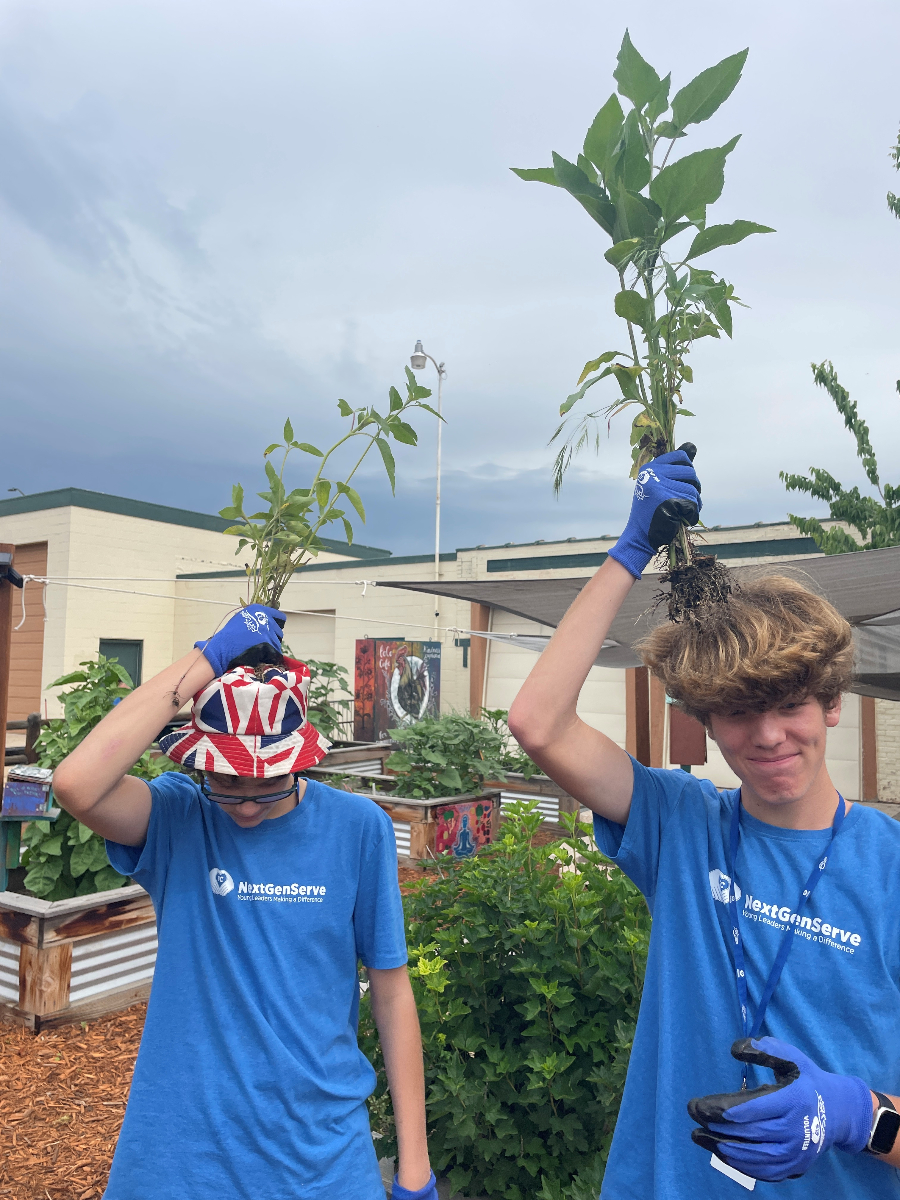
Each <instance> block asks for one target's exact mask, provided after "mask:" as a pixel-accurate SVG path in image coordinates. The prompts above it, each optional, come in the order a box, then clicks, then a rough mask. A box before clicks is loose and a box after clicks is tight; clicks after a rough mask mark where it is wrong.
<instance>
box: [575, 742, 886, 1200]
mask: <svg viewBox="0 0 900 1200" xmlns="http://www.w3.org/2000/svg"><path fill="white" fill-rule="evenodd" d="M736 797H737V792H733V791H726V792H722V793H721V794H720V793H719V792H718V791H716V789H715V787H713V785H712V784H711V783H710V782H709V781H707V780H698V779H694V778H693V777H692V776H690V775H688V774H687V772H684V771H678V770H675V771H666V770H648V769H647V768H646V767H643V766H641V765H640V764H639V763H635V764H634V795H633V798H632V802H631V812H630V814H629V817H628V823H627V825H625V826H622V825H617V824H615V823H614V822H612V821H607V820H605V819H603V818H601V817H595V818H594V831H595V836H596V839H597V845H598V846H599V848H600V849H601V850H602V851H603V852H604V853H605V854H607V855H608V856H609V857H610V858H611V859H613V861H614V862H615V863H616V864H617V865H618V866H620V867H621V868H622V870H623V871H624V872H625V874H626V875H628V877H629V878H630V879H632V880H633V881H634V882H635V884H637V886H638V887H639V888H640V890H641V891H642V892H643V894H644V896H645V897H646V899H647V903H648V905H649V907H650V911H651V913H652V914H653V930H652V933H651V937H650V955H649V959H648V963H647V977H646V982H645V984H644V992H643V997H642V999H641V1008H640V1016H639V1018H638V1025H637V1033H636V1035H635V1040H634V1048H633V1050H632V1053H631V1062H630V1065H629V1067H628V1078H627V1081H626V1084H625V1094H624V1097H623V1099H622V1108H621V1111H620V1113H619V1120H618V1123H617V1125H616V1131H615V1135H614V1137H613V1143H612V1149H611V1152H610V1157H609V1164H608V1166H607V1169H606V1176H605V1178H604V1181H603V1190H602V1196H603V1198H604V1200H707V1197H710V1198H712V1197H715V1200H720V1198H721V1200H728V1198H732V1200H738V1198H739V1197H742V1196H746V1195H747V1192H746V1191H745V1189H744V1188H743V1187H742V1185H741V1184H739V1183H737V1182H735V1181H733V1180H730V1179H728V1178H726V1177H725V1176H724V1175H722V1174H720V1173H719V1172H718V1171H715V1170H713V1168H712V1167H711V1166H710V1161H709V1160H710V1155H709V1151H708V1150H707V1151H704V1150H702V1149H701V1148H700V1147H699V1146H696V1145H694V1143H693V1142H692V1141H691V1129H692V1128H694V1123H693V1122H692V1121H691V1119H690V1117H689V1116H688V1113H687V1102H688V1100H690V1099H691V1098H692V1097H693V1096H705V1095H709V1094H710V1093H713V1092H732V1091H737V1090H738V1089H739V1088H740V1086H741V1072H740V1065H739V1064H738V1063H737V1062H735V1060H734V1059H733V1058H732V1057H731V1054H730V1049H731V1044H732V1042H733V1041H734V1040H735V1039H736V1038H739V1037H742V1036H743V1033H742V1029H741V1017H740V1006H739V1003H738V998H737V990H736V985H735V979H734V972H733V969H732V963H731V957H730V954H729V949H728V944H727V939H728V937H729V936H730V935H729V930H730V922H729V913H728V905H727V899H728V890H729V887H730V880H729V878H728V875H727V871H728V841H729V826H730V820H731V815H732V812H733V806H734V804H735V801H736ZM830 837H831V830H830V829H823V830H805V829H779V828H777V827H776V826H774V825H767V824H765V823H764V822H762V821H758V820H756V819H755V818H754V817H752V816H750V815H749V814H748V813H747V812H746V810H742V812H741V840H740V848H739V850H738V855H737V861H736V864H735V875H736V876H737V886H738V888H739V890H740V896H739V897H738V900H737V903H738V909H739V912H740V918H741V932H742V935H743V941H744V953H745V956H746V960H747V961H746V969H747V982H748V990H749V994H750V1005H751V1017H752V1015H753V1014H755V1012H756V1005H757V1003H758V1002H759V997H760V995H761V994H762V990H763V986H764V984H765V981H766V979H767V978H768V975H769V971H770V969H771V966H772V963H773V962H774V960H775V955H776V954H777V951H778V946H779V944H780V941H781V936H782V931H783V930H784V929H786V928H787V927H788V925H789V924H793V926H794V929H795V935H796V936H795V940H794V943H793V948H792V950H791V954H790V957H789V958H788V960H787V965H786V966H785V968H784V973H783V974H782V976H781V981H780V983H779V984H778V988H777V990H776V992H775V995H774V996H773V998H772V1000H771V1002H770V1004H769V1007H768V1010H767V1013H766V1020H765V1025H764V1028H763V1033H767V1034H771V1035H772V1036H774V1037H778V1038H781V1039H782V1040H783V1041H785V1042H789V1043H790V1044H791V1045H794V1046H797V1047H798V1048H799V1049H800V1050H802V1051H804V1053H806V1054H807V1055H809V1057H810V1058H812V1059H813V1061H814V1062H816V1063H818V1064H819V1066H821V1067H823V1068H824V1069H825V1070H827V1071H835V1072H839V1073H842V1074H847V1075H858V1076H859V1077H860V1078H861V1079H863V1080H865V1082H866V1083H867V1084H868V1085H869V1086H870V1087H872V1088H876V1089H878V1090H879V1091H883V1092H889V1093H891V1094H892V1095H897V1094H898V1093H900V900H898V898H900V824H898V823H897V822H896V821H892V820H891V819H890V818H889V817H887V816H885V815H884V814H883V813H879V812H876V811H874V810H873V809H869V808H864V807H863V806H862V805H860V804H854V805H853V806H852V807H851V809H850V811H849V812H848V814H847V816H846V819H845V821H844V825H843V828H842V830H841V832H840V834H839V835H838V837H837V838H836V840H835V842H834V845H833V846H832V849H831V853H830V854H829V858H828V865H827V867H826V869H825V873H824V875H823V876H822V878H821V880H820V881H819V883H818V885H817V887H816V890H815V891H814V893H813V895H812V896H811V898H810V900H809V901H808V904H807V906H806V909H805V910H804V914H803V919H802V921H800V922H798V921H791V917H792V914H793V913H794V911H795V909H796V907H797V901H798V900H799V897H800V892H801V889H802V888H803V886H804V884H805V882H806V879H807V878H808V876H809V872H810V871H811V869H812V867H813V864H814V863H815V862H816V860H817V858H818V857H819V856H820V855H821V852H822V851H823V850H824V848H825V846H826V845H827V844H828V840H829V838H830ZM772 1080H773V1077H772V1074H771V1072H769V1071H762V1070H760V1071H755V1070H753V1069H751V1070H750V1074H749V1077H748V1087H755V1086H757V1084H760V1083H771V1082H772ZM754 1195H757V1196H760V1197H762V1196H772V1197H774V1196H776V1195H777V1196H781V1197H784V1200H857V1198H859V1200H862V1198H863V1197H866V1198H867V1200H871V1198H872V1197H877V1198H887V1197H894V1198H897V1197H900V1173H898V1172H897V1171H896V1170H894V1169H893V1168H891V1167H886V1166H885V1165H884V1164H883V1163H880V1162H878V1161H877V1160H876V1159H875V1158H873V1157H872V1156H871V1155H869V1154H865V1153H863V1154H858V1155H851V1154H845V1153H843V1152H842V1151H840V1150H834V1149H832V1150H830V1151H828V1152H827V1153H826V1154H824V1155H822V1156H821V1158H820V1159H819V1161H818V1162H817V1163H816V1165H815V1166H814V1167H812V1168H811V1170H809V1171H808V1172H807V1173H806V1175H805V1176H804V1177H803V1178H801V1179H792V1180H787V1181H785V1182H784V1183H777V1184H772V1183H757V1184H756V1189H755V1192H754Z"/></svg>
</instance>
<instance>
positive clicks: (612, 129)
mask: <svg viewBox="0 0 900 1200" xmlns="http://www.w3.org/2000/svg"><path fill="white" fill-rule="evenodd" d="M624 120H625V117H624V114H623V112H622V105H621V104H620V103H619V97H618V96H617V95H616V94H615V92H614V93H613V94H612V95H611V96H610V98H609V99H608V100H607V102H606V103H605V104H604V105H603V107H602V108H601V109H600V111H599V112H598V113H597V115H596V117H594V119H593V121H592V122H591V127H590V129H589V130H588V131H587V134H586V135H585V139H584V153H585V156H586V157H587V158H589V159H590V160H591V162H592V163H593V164H594V166H595V167H596V168H597V170H598V171H599V172H600V174H601V175H602V176H603V178H604V179H606V178H608V176H609V174H610V167H611V165H612V159H613V155H614V154H615V151H616V148H617V146H618V144H619V139H620V138H621V136H622V123H623V122H624ZM554 182H556V179H555V177H554Z"/></svg>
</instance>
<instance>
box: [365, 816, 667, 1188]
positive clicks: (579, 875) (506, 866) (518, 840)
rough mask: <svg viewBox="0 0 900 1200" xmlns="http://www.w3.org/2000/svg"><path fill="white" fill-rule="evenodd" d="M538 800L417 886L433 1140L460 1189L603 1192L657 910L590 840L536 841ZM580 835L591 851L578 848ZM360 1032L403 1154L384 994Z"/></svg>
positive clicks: (382, 1107) (415, 965) (385, 1132)
mask: <svg viewBox="0 0 900 1200" xmlns="http://www.w3.org/2000/svg"><path fill="white" fill-rule="evenodd" d="M535 807H536V806H535V805H534V804H533V803H532V804H517V805H515V806H513V807H512V808H511V809H510V810H509V813H508V817H507V820H506V821H505V823H504V826H503V837H502V838H501V839H500V841H499V842H497V843H495V844H494V845H493V846H488V847H486V848H484V849H483V850H482V851H480V852H479V854H478V855H476V856H475V857H473V858H468V859H461V860H458V861H457V862H454V864H453V865H448V867H447V869H446V871H444V868H443V860H442V868H441V869H442V872H443V874H442V876H441V877H438V878H435V877H434V876H433V875H429V876H426V878H425V880H424V881H422V882H421V883H418V884H416V885H415V886H414V887H413V888H412V889H411V890H410V891H409V892H408V893H407V895H406V897H405V898H404V908H405V912H406V921H407V937H408V941H409V945H410V947H411V950H410V975H411V977H412V981H413V989H414V991H415V994H416V1002H417V1006H418V1011H419V1019H420V1022H421V1026H422V1038H423V1044H424V1051H425V1080H426V1102H427V1119H428V1145H429V1152H430V1154H431V1158H432V1163H433V1165H434V1169H435V1172H436V1173H441V1174H444V1175H446V1176H447V1177H449V1180H450V1190H451V1194H456V1193H460V1194H462V1195H466V1196H476V1195H486V1196H492V1197H503V1198H504V1200H535V1198H536V1200H563V1198H565V1200H595V1198H596V1196H597V1193H598V1191H599V1188H600V1182H601V1180H602V1176H603V1167H604V1165H605V1162H606V1158H607V1155H608V1153H609V1145H610V1141H611V1139H612V1132H613V1128H614V1126H615V1121H616V1116H617V1113H618V1109H619V1102H620V1099H621V1094H622V1088H623V1086H624V1082H625V1072H626V1070H627V1067H628V1057H629V1054H630V1052H631V1043H632V1039H633V1037H634V1030H635V1025H636V1021H637V1012H638V1005H639V1002H640V993H641V986H642V982H643V976H644V967H645V963H646V957H647V947H648V942H649V933H650V916H649V913H648V912H647V907H646V904H645V903H644V900H643V898H642V897H641V895H640V893H639V892H638V890H637V888H635V887H634V885H633V884H631V883H630V882H629V881H628V880H627V879H626V878H625V876H624V875H623V874H622V873H621V872H620V871H619V870H617V869H616V868H615V867H612V866H611V865H610V863H609V862H608V861H607V860H606V859H604V858H603V856H602V855H601V854H600V853H599V852H598V851H597V850H596V849H594V848H593V843H592V842H590V841H586V840H582V839H584V838H585V835H586V834H589V832H590V827H589V826H586V825H578V824H577V821H576V818H575V816H574V814H564V819H565V820H566V824H567V826H568V834H569V836H568V838H567V839H566V840H564V841H558V842H554V843H551V844H549V845H545V846H535V845H533V837H534V834H535V833H536V832H537V830H538V829H539V828H540V826H541V816H540V813H537V812H536V811H535ZM576 849H577V853H576ZM360 1045H361V1046H362V1048H363V1051H364V1052H365V1053H366V1054H367V1055H368V1056H369V1058H370V1059H371V1060H372V1061H373V1064H374V1065H375V1067H376V1070H377V1073H378V1084H377V1087H376V1090H375V1093H374V1095H373V1097H372V1099H371V1100H370V1114H371V1117H372V1125H373V1129H374V1131H375V1132H376V1134H380V1135H381V1138H380V1139H379V1154H386V1155H391V1154H394V1153H395V1152H396V1139H395V1136H394V1127H393V1118H392V1113H391V1108H390V1097H389V1095H388V1093H387V1089H386V1080H385V1076H384V1065H383V1059H382V1056H381V1051H380V1047H379V1045H378V1040H377V1035H376V1031H375V1026H374V1021H373V1019H372V1013H371V1005H370V1003H369V1000H368V996H365V997H364V998H363V1002H362V1005H361V1009H360Z"/></svg>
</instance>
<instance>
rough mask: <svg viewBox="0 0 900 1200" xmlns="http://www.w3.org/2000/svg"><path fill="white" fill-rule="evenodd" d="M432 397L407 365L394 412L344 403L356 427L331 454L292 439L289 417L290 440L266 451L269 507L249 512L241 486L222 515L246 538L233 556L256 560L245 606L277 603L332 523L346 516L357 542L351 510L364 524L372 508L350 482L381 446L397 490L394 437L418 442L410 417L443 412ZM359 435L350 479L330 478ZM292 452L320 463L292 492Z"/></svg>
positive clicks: (249, 568)
mask: <svg viewBox="0 0 900 1200" xmlns="http://www.w3.org/2000/svg"><path fill="white" fill-rule="evenodd" d="M430 395H431V392H430V391H429V389H428V388H426V387H420V385H419V384H418V383H417V382H416V377H415V375H413V373H412V371H411V370H410V369H409V367H407V368H406V399H405V400H404V399H403V398H402V397H401V395H400V393H399V392H398V391H397V389H396V388H395V387H392V388H391V389H390V392H389V393H388V411H387V413H386V414H385V415H384V416H382V415H381V413H379V411H378V410H377V409H376V408H375V406H374V405H369V406H363V407H362V408H351V407H350V405H349V404H348V403H347V401H346V400H338V403H337V406H338V410H339V411H340V414H341V416H342V417H345V418H347V419H348V420H349V422H350V428H349V430H348V431H347V432H346V433H345V434H344V436H343V437H341V438H338V440H337V441H336V442H335V443H334V445H333V446H331V447H330V449H328V450H325V451H323V450H319V449H318V447H317V446H313V445H312V444H311V443H310V442H298V441H297V440H296V439H295V438H294V429H293V426H292V424H291V422H290V420H287V421H285V423H284V441H283V442H273V443H272V445H271V446H268V447H267V448H266V449H265V451H264V452H263V458H264V460H265V469H266V478H267V479H268V481H269V487H268V490H267V491H264V492H257V495H258V496H259V498H260V500H263V501H265V503H266V505H267V507H266V508H264V509H261V510H260V511H259V512H255V513H250V514H249V515H248V514H247V513H246V512H245V511H244V489H243V487H242V486H241V485H240V484H239V483H237V484H235V485H234V487H233V488H232V490H231V492H232V494H231V504H230V505H229V506H228V507H227V508H223V509H221V510H220V512H219V515H220V516H222V517H225V518H227V519H229V520H233V521H236V522H237V524H235V525H231V526H229V528H228V529H226V530H225V532H226V533H230V534H233V535H234V536H235V537H237V538H239V539H240V540H239V542H238V546H237V550H236V551H235V554H240V553H241V551H242V550H244V548H245V547H248V546H249V547H250V551H251V554H252V558H253V561H252V562H249V563H246V564H245V570H246V572H247V577H248V584H247V590H248V595H247V603H249V604H268V605H271V606H272V607H273V608H277V607H278V605H279V603H280V601H281V595H282V592H283V591H284V589H285V587H287V584H288V582H289V581H290V578H291V576H292V575H293V573H294V572H295V571H296V570H298V569H299V568H300V567H301V566H302V565H303V564H304V563H305V562H309V560H310V558H315V557H316V556H317V555H318V554H319V551H320V550H322V549H323V542H322V539H321V537H320V534H321V533H322V531H323V529H325V528H327V527H328V526H329V525H333V524H334V523H335V522H337V521H340V522H341V524H342V526H343V529H344V534H345V536H346V538H347V542H348V544H352V542H353V524H352V514H351V513H350V510H351V509H352V510H353V512H355V514H356V516H358V517H359V519H360V520H361V521H363V522H364V521H365V519H366V511H365V508H364V507H363V502H362V500H361V499H360V496H359V493H358V492H357V491H356V490H355V489H354V488H353V487H352V486H351V484H350V480H351V479H352V478H353V477H354V475H355V474H356V472H357V471H358V470H359V468H360V466H361V465H362V463H363V461H364V460H365V458H366V456H367V455H368V453H369V451H370V450H371V449H372V447H373V446H377V447H378V451H379V454H380V455H381V460H382V462H383V464H384V469H385V471H386V473H387V477H388V480H389V482H390V485H391V491H392V492H393V491H394V487H395V483H396V465H395V462H394V454H393V450H392V449H391V440H392V439H393V441H394V442H400V443H401V444H404V445H407V446H415V445H416V444H417V442H418V435H417V434H416V431H415V430H414V429H413V427H412V426H411V425H410V424H409V423H408V421H407V420H406V417H407V416H408V415H409V414H410V413H411V412H412V411H413V410H414V409H424V410H425V412H429V413H431V414H432V415H433V416H435V417H437V416H438V414H437V412H436V411H435V410H434V409H433V408H431V406H430V405H428V404H425V400H426V399H427V397H429V396H430ZM438 419H439V420H442V419H443V418H440V417H439V418H438ZM358 439H361V441H362V443H363V450H362V453H361V454H360V455H359V456H358V458H357V459H356V461H355V462H354V463H353V466H352V467H351V469H350V471H349V472H348V473H347V474H346V478H344V479H339V480H334V479H329V478H328V477H327V475H326V474H325V472H326V468H328V467H329V463H330V462H331V459H332V458H333V456H334V455H335V454H337V452H338V451H339V450H340V449H341V447H343V446H345V445H347V444H348V443H349V442H354V443H357V441H358ZM278 450H281V451H283V452H284V453H283V455H282V459H281V467H280V468H279V469H278V470H276V469H275V467H274V466H273V464H272V463H271V462H270V461H269V456H270V455H272V454H274V453H275V452H276V451H278ZM294 450H299V451H300V452H301V454H308V455H309V456H310V457H311V458H313V459H316V460H317V461H318V466H317V467H316V470H315V473H314V474H313V477H312V479H311V480H310V482H309V486H308V487H299V488H294V489H293V490H292V491H290V492H289V491H288V490H287V487H286V485H285V482H284V471H285V467H286V466H287V461H288V458H289V456H290V455H291V453H292V451H294Z"/></svg>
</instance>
